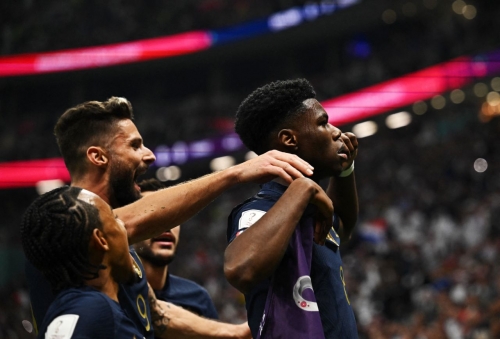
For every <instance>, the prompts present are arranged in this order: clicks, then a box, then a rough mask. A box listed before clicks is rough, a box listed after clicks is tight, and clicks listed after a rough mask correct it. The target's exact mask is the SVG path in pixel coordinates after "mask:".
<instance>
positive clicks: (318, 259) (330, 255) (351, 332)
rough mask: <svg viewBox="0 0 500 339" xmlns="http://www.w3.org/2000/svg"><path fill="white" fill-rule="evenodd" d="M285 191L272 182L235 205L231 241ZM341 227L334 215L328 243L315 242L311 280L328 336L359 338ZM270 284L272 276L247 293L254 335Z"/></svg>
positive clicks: (231, 215)
mask: <svg viewBox="0 0 500 339" xmlns="http://www.w3.org/2000/svg"><path fill="white" fill-rule="evenodd" d="M285 191H286V187H285V186H283V185H280V184H278V183H276V182H268V183H266V184H264V185H262V188H261V190H260V192H259V193H257V195H255V196H254V197H252V198H250V199H248V200H246V201H245V202H243V203H242V204H240V205H238V206H237V207H235V208H234V209H233V211H232V212H231V214H230V216H229V218H228V229H227V239H228V242H232V241H233V240H234V238H236V237H237V236H238V235H239V234H240V233H242V232H244V231H245V230H246V229H247V228H248V227H251V226H252V225H253V224H254V223H255V222H257V221H258V220H259V219H260V218H261V217H262V216H263V215H264V214H265V213H266V212H267V211H269V210H270V209H271V208H272V207H273V206H274V204H275V203H276V202H277V201H278V200H279V198H280V197H281V196H282V195H283V193H284V192H285ZM338 227H339V222H338V217H337V216H336V215H334V221H333V227H332V229H331V230H330V233H329V235H328V237H327V241H326V245H325V246H320V245H317V244H314V245H313V256H312V264H311V281H312V286H313V290H314V294H315V297H316V300H317V304H318V309H319V312H320V317H321V323H322V325H323V331H324V333H325V338H327V339H329V338H332V339H333V338H335V339H338V338H341V339H353V338H354V339H355V338H358V334H357V326H356V320H355V317H354V312H353V310H352V307H351V305H350V301H349V298H348V294H347V290H346V286H345V283H344V278H343V274H344V272H343V266H342V259H341V257H340V251H339V246H340V239H339V237H338V235H337V232H336V231H337V230H338ZM270 283H271V278H269V279H266V280H264V281H263V282H261V283H259V284H258V285H257V286H255V287H254V288H253V289H252V290H251V291H250V292H249V293H247V294H245V301H246V309H247V314H248V324H249V326H250V329H251V331H252V335H253V336H254V337H256V336H257V333H258V328H259V324H260V321H261V318H262V314H263V312H264V307H265V303H266V297H267V293H268V290H269V287H270Z"/></svg>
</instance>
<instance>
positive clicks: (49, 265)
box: [21, 186, 142, 339]
mask: <svg viewBox="0 0 500 339" xmlns="http://www.w3.org/2000/svg"><path fill="white" fill-rule="evenodd" d="M21 237H22V243H23V248H24V252H25V253H26V256H27V258H28V260H30V261H31V262H32V263H33V264H34V265H35V266H36V267H37V268H38V269H39V270H40V271H41V272H42V273H43V275H44V276H45V277H46V278H47V281H49V283H50V285H51V288H52V290H53V291H54V292H55V293H57V297H56V299H55V300H54V302H53V303H52V305H51V306H50V308H49V310H48V312H47V315H46V316H45V319H44V321H43V323H42V326H41V327H40V334H39V338H94V339H99V338H102V339H108V338H133V337H138V338H141V337H142V335H141V330H140V329H138V328H137V327H136V325H135V324H134V322H132V320H130V319H129V318H128V316H127V314H125V312H124V311H123V309H122V308H121V307H120V305H119V303H118V293H119V286H120V285H119V284H131V283H133V282H134V280H135V273H134V268H133V263H132V258H131V257H130V255H129V251H128V241H127V231H126V230H125V227H124V226H123V222H122V221H121V220H119V219H116V218H115V216H114V215H113V212H112V210H111V208H110V206H109V205H108V204H106V203H105V202H104V201H103V200H102V199H101V198H99V197H98V196H97V195H95V194H94V193H92V192H89V191H86V190H82V189H81V188H77V187H68V186H65V187H62V188H58V189H56V190H53V191H51V192H49V193H46V194H44V195H42V196H40V197H38V198H37V199H36V200H35V201H34V202H33V203H32V204H31V205H30V206H29V208H28V209H27V210H26V212H25V213H24V215H23V219H22V224H21ZM61 239H63V240H61ZM96 324H98V326H96Z"/></svg>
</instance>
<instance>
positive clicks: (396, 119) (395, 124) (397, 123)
mask: <svg viewBox="0 0 500 339" xmlns="http://www.w3.org/2000/svg"><path fill="white" fill-rule="evenodd" d="M410 122H411V115H410V113H408V112H405V111H403V112H399V113H394V114H391V115H389V116H388V117H387V118H386V119H385V124H386V125H387V127H389V128H391V129H396V128H400V127H404V126H406V125H408V124H409V123H410Z"/></svg>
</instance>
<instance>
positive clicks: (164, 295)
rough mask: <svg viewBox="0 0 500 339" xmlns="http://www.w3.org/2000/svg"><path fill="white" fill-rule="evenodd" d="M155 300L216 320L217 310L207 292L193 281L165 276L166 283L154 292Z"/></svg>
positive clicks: (170, 275)
mask: <svg viewBox="0 0 500 339" xmlns="http://www.w3.org/2000/svg"><path fill="white" fill-rule="evenodd" d="M155 294H156V298H158V299H160V300H164V301H168V302H171V303H172V304H174V305H177V306H181V307H183V308H185V309H187V310H189V311H191V312H193V313H196V314H198V315H199V316H202V317H205V318H209V319H218V318H219V316H218V314H217V310H216V309H215V306H214V303H213V302H212V299H211V298H210V295H209V294H208V292H207V290H206V289H204V288H203V287H201V286H200V285H198V284H197V283H195V282H194V281H191V280H187V279H184V278H181V277H177V276H175V275H173V274H170V273H168V274H167V281H166V283H165V286H163V288H162V289H161V290H157V291H155Z"/></svg>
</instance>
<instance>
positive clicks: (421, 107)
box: [413, 101, 427, 115]
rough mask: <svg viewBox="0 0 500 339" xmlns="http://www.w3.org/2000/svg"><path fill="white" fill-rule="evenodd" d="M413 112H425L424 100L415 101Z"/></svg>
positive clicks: (419, 113)
mask: <svg viewBox="0 0 500 339" xmlns="http://www.w3.org/2000/svg"><path fill="white" fill-rule="evenodd" d="M413 112H414V113H415V114H417V115H422V114H424V113H425V112H427V104H426V103H425V101H417V102H416V103H414V104H413Z"/></svg>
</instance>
